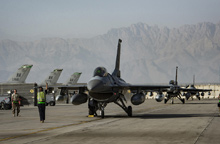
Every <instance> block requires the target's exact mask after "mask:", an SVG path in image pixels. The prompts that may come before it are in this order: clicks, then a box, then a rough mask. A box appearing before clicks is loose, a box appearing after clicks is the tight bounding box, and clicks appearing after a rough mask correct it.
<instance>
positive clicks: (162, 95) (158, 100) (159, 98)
mask: <svg viewBox="0 0 220 144" xmlns="http://www.w3.org/2000/svg"><path fill="white" fill-rule="evenodd" d="M163 99H164V94H163V93H162V92H158V93H157V95H156V97H155V100H156V101H157V102H161V101H162V100H163Z"/></svg>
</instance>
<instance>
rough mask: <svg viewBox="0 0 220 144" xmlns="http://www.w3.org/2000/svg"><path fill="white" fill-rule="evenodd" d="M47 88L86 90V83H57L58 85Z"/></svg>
mask: <svg viewBox="0 0 220 144" xmlns="http://www.w3.org/2000/svg"><path fill="white" fill-rule="evenodd" d="M48 88H58V89H66V90H79V89H85V90H87V85H85V84H82V85H59V86H49V87H48Z"/></svg>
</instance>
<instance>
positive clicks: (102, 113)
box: [101, 108, 105, 118]
mask: <svg viewBox="0 0 220 144" xmlns="http://www.w3.org/2000/svg"><path fill="white" fill-rule="evenodd" d="M101 117H102V118H104V117H105V112H104V109H103V108H102V109H101Z"/></svg>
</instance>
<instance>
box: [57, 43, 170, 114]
mask: <svg viewBox="0 0 220 144" xmlns="http://www.w3.org/2000/svg"><path fill="white" fill-rule="evenodd" d="M121 42H122V40H121V39H119V41H118V49H117V56H116V64H115V69H114V71H113V73H112V74H110V73H108V72H107V70H106V69H105V68H104V67H97V68H96V69H95V70H94V74H93V77H92V78H91V79H90V80H89V82H88V83H87V85H71V86H60V87H58V88H60V89H72V90H79V93H78V94H76V95H74V96H72V98H71V102H72V104H74V105H79V104H82V103H85V102H87V100H89V101H88V105H89V115H94V114H96V111H97V110H100V112H101V117H102V118H104V109H105V107H106V105H107V104H108V103H111V102H114V103H115V104H117V105H118V106H120V107H121V108H122V109H123V110H124V111H125V112H126V113H127V114H128V116H132V107H131V106H128V107H127V106H126V105H125V103H124V102H126V98H127V97H126V93H127V90H130V91H131V92H132V93H133V96H132V97H131V103H132V104H134V105H139V104H142V103H143V102H144V101H145V91H147V90H154V91H157V92H158V95H157V96H156V101H158V102H161V101H162V100H163V99H164V95H163V93H162V92H163V90H166V89H169V88H170V85H131V84H129V83H126V82H125V81H124V80H123V79H121V74H120V52H121Z"/></svg>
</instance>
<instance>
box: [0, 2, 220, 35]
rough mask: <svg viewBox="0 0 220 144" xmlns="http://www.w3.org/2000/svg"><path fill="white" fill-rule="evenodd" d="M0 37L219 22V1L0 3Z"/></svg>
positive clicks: (99, 31)
mask: <svg viewBox="0 0 220 144" xmlns="http://www.w3.org/2000/svg"><path fill="white" fill-rule="evenodd" d="M0 20H1V22H0V38H1V39H3V38H11V39H16V37H20V38H22V37H29V38H40V37H48V36H49V37H64V38H67V37H75V38H76V37H79V38H80V37H92V36H96V35H100V34H104V33H106V32H107V31H108V30H110V29H111V28H119V27H127V26H130V25H131V24H135V23H138V22H143V23H146V24H149V25H155V24H156V25H159V26H168V27H170V28H172V27H179V26H181V25H184V24H197V23H199V22H212V23H217V22H220V0H0Z"/></svg>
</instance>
